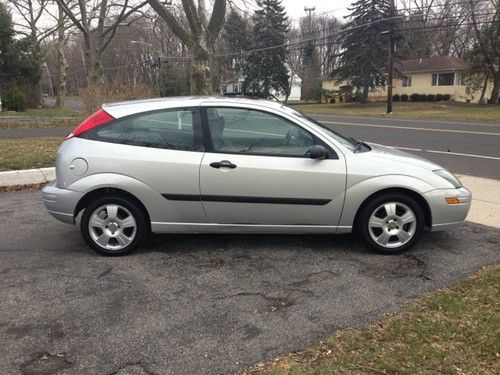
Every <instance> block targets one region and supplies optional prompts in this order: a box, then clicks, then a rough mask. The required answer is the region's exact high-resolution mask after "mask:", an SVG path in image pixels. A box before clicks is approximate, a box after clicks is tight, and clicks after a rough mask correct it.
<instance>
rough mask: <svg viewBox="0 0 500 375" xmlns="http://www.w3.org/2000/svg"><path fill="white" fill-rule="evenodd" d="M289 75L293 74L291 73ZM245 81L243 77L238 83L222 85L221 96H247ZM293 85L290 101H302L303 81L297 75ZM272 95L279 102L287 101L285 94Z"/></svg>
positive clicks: (293, 79) (232, 82) (292, 80)
mask: <svg viewBox="0 0 500 375" xmlns="http://www.w3.org/2000/svg"><path fill="white" fill-rule="evenodd" d="M288 74H291V72H290V71H289V72H288ZM244 80H245V79H244V78H243V77H240V78H239V79H238V80H236V81H227V82H224V83H222V84H221V85H220V94H221V95H223V96H233V95H245V94H246V93H244V92H243V81H244ZM291 83H292V84H291V90H290V96H289V97H288V100H292V101H293V100H300V95H301V93H302V79H301V78H300V77H299V76H298V75H297V74H293V76H292V78H291ZM272 94H273V95H274V96H275V97H276V99H277V100H279V101H284V100H285V99H286V97H285V95H283V94H280V95H276V92H272Z"/></svg>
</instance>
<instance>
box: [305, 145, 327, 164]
mask: <svg viewBox="0 0 500 375" xmlns="http://www.w3.org/2000/svg"><path fill="white" fill-rule="evenodd" d="M308 154H309V157H310V158H311V159H318V160H320V159H326V158H328V155H329V153H328V150H327V149H326V148H325V146H322V145H314V146H312V148H311V149H310V150H309V152H308Z"/></svg>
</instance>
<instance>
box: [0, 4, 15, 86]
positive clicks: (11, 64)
mask: <svg viewBox="0 0 500 375" xmlns="http://www.w3.org/2000/svg"><path fill="white" fill-rule="evenodd" d="M15 69H16V61H15V51H14V29H13V28H12V17H11V15H10V13H9V11H8V9H7V7H6V6H5V5H4V4H3V3H0V90H4V89H5V88H6V87H9V86H10V84H11V81H12V73H13V72H14V71H15Z"/></svg>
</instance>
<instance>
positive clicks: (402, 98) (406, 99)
mask: <svg viewBox="0 0 500 375" xmlns="http://www.w3.org/2000/svg"><path fill="white" fill-rule="evenodd" d="M401 101H402V102H407V101H408V95H406V94H403V95H401Z"/></svg>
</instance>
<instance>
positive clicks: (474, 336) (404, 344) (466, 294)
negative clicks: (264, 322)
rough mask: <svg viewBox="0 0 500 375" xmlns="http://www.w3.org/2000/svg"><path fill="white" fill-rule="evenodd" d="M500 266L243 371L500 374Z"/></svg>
mask: <svg viewBox="0 0 500 375" xmlns="http://www.w3.org/2000/svg"><path fill="white" fill-rule="evenodd" d="M499 287H500V268H499V267H494V268H490V269H484V270H482V271H479V272H477V273H476V274H475V275H474V276H473V277H472V278H470V279H469V280H466V281H463V282H459V283H456V284H455V285H452V286H451V287H449V288H445V289H443V290H441V291H439V292H436V293H433V294H430V295H428V296H426V297H424V298H422V299H420V300H419V301H417V302H415V303H412V304H409V305H407V306H406V307H405V308H404V309H403V311H402V312H401V313H398V314H395V315H392V316H388V317H384V318H382V319H381V320H380V321H379V322H377V323H375V324H371V325H368V326H366V327H364V328H362V329H359V330H355V329H348V330H342V331H339V332H337V333H335V334H333V335H332V336H330V337H328V338H327V339H326V340H325V341H324V342H323V343H321V344H319V345H317V346H315V347H312V348H310V349H307V350H305V351H303V352H299V353H293V354H290V355H288V356H285V357H281V358H277V359H276V360H274V361H272V362H269V363H266V364H260V365H258V366H256V367H254V368H251V369H247V370H244V371H242V372H241V373H240V374H241V375H243V374H268V375H271V374H274V375H278V374H281V375H283V374H289V375H292V374H293V375H299V374H311V375H312V374H318V375H319V374H324V375H326V374H499V373H500V361H499V357H500V332H499V327H500V300H499Z"/></svg>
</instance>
